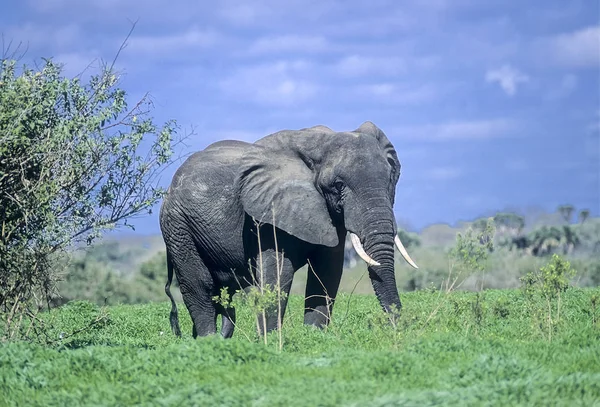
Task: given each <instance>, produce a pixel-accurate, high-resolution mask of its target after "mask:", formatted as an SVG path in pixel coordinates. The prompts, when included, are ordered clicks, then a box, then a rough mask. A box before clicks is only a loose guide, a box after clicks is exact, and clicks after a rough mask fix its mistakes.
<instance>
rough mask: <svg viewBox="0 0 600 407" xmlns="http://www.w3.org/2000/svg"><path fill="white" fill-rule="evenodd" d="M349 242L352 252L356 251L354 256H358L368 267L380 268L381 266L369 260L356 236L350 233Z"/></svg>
mask: <svg viewBox="0 0 600 407" xmlns="http://www.w3.org/2000/svg"><path fill="white" fill-rule="evenodd" d="M350 240H351V241H352V246H353V247H354V250H356V254H358V255H359V256H360V258H361V259H363V260H364V261H366V262H367V264H368V265H369V266H381V264H379V263H377V262H376V261H375V260H373V259H372V258H370V257H369V255H368V254H367V252H365V249H364V248H363V246H362V244H361V243H360V238H359V237H358V236H356V235H355V234H354V233H350Z"/></svg>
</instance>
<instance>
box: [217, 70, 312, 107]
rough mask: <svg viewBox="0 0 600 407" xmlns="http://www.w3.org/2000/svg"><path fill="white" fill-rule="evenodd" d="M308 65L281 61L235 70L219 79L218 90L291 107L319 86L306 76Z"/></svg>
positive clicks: (305, 99) (241, 97)
mask: <svg viewBox="0 0 600 407" xmlns="http://www.w3.org/2000/svg"><path fill="white" fill-rule="evenodd" d="M309 68H310V65H309V64H307V63H306V62H304V61H294V62H289V61H280V62H276V63H273V64H263V65H255V66H249V67H244V68H240V69H238V70H237V71H236V72H234V73H233V74H232V75H231V76H230V77H229V78H227V79H225V80H223V81H221V82H220V88H221V90H222V91H223V92H224V93H226V94H228V95H229V96H233V97H235V98H237V99H238V100H239V99H246V100H249V101H253V102H256V103H259V104H265V105H276V106H277V105H279V106H291V105H297V104H300V103H302V102H305V101H307V100H309V99H311V98H312V97H313V96H314V95H315V94H316V92H317V89H318V86H317V85H316V84H315V83H313V82H312V81H310V80H308V79H307V78H306V76H307V72H308V71H309Z"/></svg>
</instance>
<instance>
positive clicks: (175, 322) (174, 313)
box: [165, 252, 181, 336]
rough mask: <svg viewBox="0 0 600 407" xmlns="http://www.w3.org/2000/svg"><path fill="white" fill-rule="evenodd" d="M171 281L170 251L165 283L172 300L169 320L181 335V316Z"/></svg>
mask: <svg viewBox="0 0 600 407" xmlns="http://www.w3.org/2000/svg"><path fill="white" fill-rule="evenodd" d="M171 281H173V261H172V260H171V256H170V255H169V252H167V284H165V293H167V296H168V297H169V299H170V300H171V314H170V315H169V321H171V330H172V331H173V333H174V334H175V335H176V336H181V330H180V329H179V316H178V315H177V304H176V303H175V299H174V298H173V294H171Z"/></svg>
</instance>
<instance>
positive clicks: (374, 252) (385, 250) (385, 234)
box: [353, 205, 401, 312]
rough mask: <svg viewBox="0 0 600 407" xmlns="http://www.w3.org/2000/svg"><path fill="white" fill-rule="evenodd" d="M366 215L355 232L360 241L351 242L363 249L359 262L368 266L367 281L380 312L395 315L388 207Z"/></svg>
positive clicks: (391, 224) (396, 300)
mask: <svg viewBox="0 0 600 407" xmlns="http://www.w3.org/2000/svg"><path fill="white" fill-rule="evenodd" d="M363 213H364V212H363ZM366 213H367V214H366V216H364V217H363V219H362V220H363V224H362V227H361V228H360V230H358V231H357V232H358V233H357V235H358V236H360V239H355V240H360V242H359V243H360V244H359V245H358V246H360V247H362V248H363V252H364V254H365V256H366V259H365V258H363V259H364V260H365V261H366V262H367V264H369V277H370V279H371V283H372V284H373V289H374V291H375V295H376V296H377V298H378V300H379V302H380V304H381V306H382V308H383V309H384V310H385V311H386V312H390V311H392V309H393V308H394V307H395V308H396V310H397V311H399V310H400V307H401V303H400V297H399V295H398V288H397V287H396V276H395V274H394V244H395V243H394V240H395V238H396V230H395V227H396V226H395V224H396V223H395V221H394V216H393V211H392V209H391V205H389V207H388V206H384V207H379V208H371V209H370V210H369V211H366ZM353 243H354V242H353ZM355 248H356V245H355ZM357 251H358V250H357ZM359 255H360V253H359ZM361 257H362V256H361Z"/></svg>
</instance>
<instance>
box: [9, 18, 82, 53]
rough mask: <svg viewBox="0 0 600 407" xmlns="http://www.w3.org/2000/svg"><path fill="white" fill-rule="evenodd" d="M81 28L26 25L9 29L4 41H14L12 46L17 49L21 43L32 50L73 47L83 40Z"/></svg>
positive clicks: (75, 26) (68, 25) (72, 25)
mask: <svg viewBox="0 0 600 407" xmlns="http://www.w3.org/2000/svg"><path fill="white" fill-rule="evenodd" d="M81 35H82V33H81V28H80V27H79V26H78V25H76V24H67V25H63V26H60V25H46V24H33V23H25V24H23V25H20V26H13V27H9V28H8V30H6V31H5V32H4V41H5V43H8V42H10V41H12V46H13V47H16V46H17V45H18V44H19V43H23V44H24V45H25V44H27V45H28V46H29V47H32V48H43V47H48V46H51V47H55V48H67V47H72V46H73V45H74V44H76V43H77V42H78V41H79V40H80V38H81Z"/></svg>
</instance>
